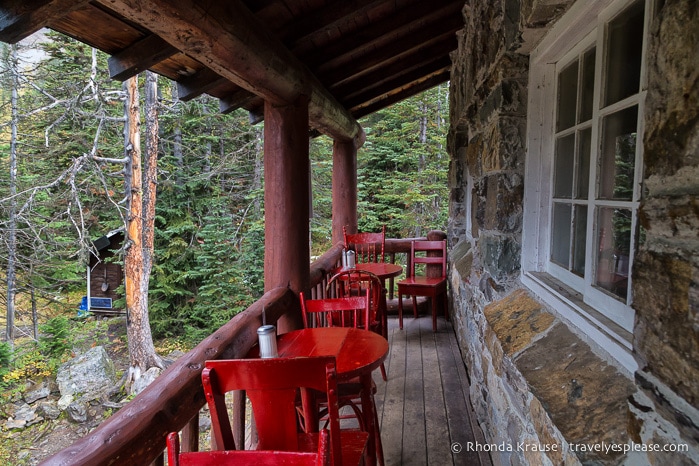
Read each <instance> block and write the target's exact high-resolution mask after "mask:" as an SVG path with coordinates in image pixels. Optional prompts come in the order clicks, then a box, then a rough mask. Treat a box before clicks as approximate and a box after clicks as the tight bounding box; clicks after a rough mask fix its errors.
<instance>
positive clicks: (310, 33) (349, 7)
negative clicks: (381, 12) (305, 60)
mask: <svg viewBox="0 0 699 466" xmlns="http://www.w3.org/2000/svg"><path fill="white" fill-rule="evenodd" d="M404 1H405V0H404ZM408 1H409V2H412V3H415V2H420V1H423V0H408ZM393 3H394V2H393V0H343V1H339V2H327V4H326V5H325V6H324V7H322V8H319V9H317V10H314V11H313V12H311V13H309V14H306V15H303V16H301V17H299V18H298V19H297V20H295V21H293V22H291V23H289V24H287V25H285V26H284V27H283V28H281V29H280V30H279V37H281V38H282V41H283V42H284V43H285V44H287V46H289V48H290V49H291V50H292V51H294V53H296V55H298V54H299V52H303V50H304V48H307V47H308V46H312V47H317V46H318V43H319V39H320V41H321V42H322V41H323V40H327V39H326V37H328V36H330V37H332V36H333V33H332V31H334V30H345V31H346V30H349V28H351V26H348V25H350V24H354V23H356V22H357V18H358V17H361V16H363V15H367V13H368V12H370V11H371V10H375V9H376V8H377V7H381V6H382V5H384V4H389V5H392V4H393ZM297 48H298V50H296V49H297Z"/></svg>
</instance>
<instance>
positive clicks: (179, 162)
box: [172, 81, 184, 186]
mask: <svg viewBox="0 0 699 466" xmlns="http://www.w3.org/2000/svg"><path fill="white" fill-rule="evenodd" d="M172 100H173V101H174V105H173V106H174V108H175V111H176V112H177V113H178V115H176V118H175V129H174V130H173V136H172V139H173V147H172V155H173V157H174V158H175V166H176V167H177V172H176V173H175V184H176V185H177V186H182V184H183V182H182V170H183V169H184V153H183V151H182V125H181V123H180V122H181V120H182V112H181V103H180V98H179V94H178V90H177V83H176V82H174V81H173V82H172Z"/></svg>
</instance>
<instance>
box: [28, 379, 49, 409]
mask: <svg viewBox="0 0 699 466" xmlns="http://www.w3.org/2000/svg"><path fill="white" fill-rule="evenodd" d="M50 394H51V389H50V388H49V386H48V384H45V383H42V384H39V385H38V386H37V387H36V388H35V389H33V390H30V391H28V392H26V393H25V394H24V401H26V402H27V403H29V404H32V403H34V402H36V401H38V400H41V399H43V398H46V397H48V396H49V395H50Z"/></svg>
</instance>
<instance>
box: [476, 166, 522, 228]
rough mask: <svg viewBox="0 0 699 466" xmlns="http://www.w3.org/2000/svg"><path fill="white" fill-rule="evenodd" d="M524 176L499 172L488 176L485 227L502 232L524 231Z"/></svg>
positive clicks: (484, 207) (484, 211) (484, 208)
mask: <svg viewBox="0 0 699 466" xmlns="http://www.w3.org/2000/svg"><path fill="white" fill-rule="evenodd" d="M522 181H523V178H522V177H521V176H519V175H517V174H512V173H499V174H495V175H492V176H489V177H488V178H487V183H486V184H485V186H486V189H485V192H484V194H485V206H483V228H484V229H486V230H495V231H498V232H501V233H512V234H518V233H520V232H521V231H522V203H523V196H524V186H523V184H522Z"/></svg>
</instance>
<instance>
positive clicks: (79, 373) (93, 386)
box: [56, 346, 117, 399]
mask: <svg viewBox="0 0 699 466" xmlns="http://www.w3.org/2000/svg"><path fill="white" fill-rule="evenodd" d="M116 381H117V380H116V371H115V370H114V363H113V362H112V360H111V359H109V356H108V355H107V352H106V351H105V349H104V348H103V347H102V346H95V347H94V348H91V349H90V350H89V351H87V352H86V353H84V354H82V355H80V356H78V357H76V358H73V359H71V360H70V361H68V362H66V363H65V364H63V365H62V366H61V367H60V368H59V369H58V375H57V377H56V382H57V383H58V389H59V390H60V392H61V395H62V396H66V395H74V396H75V395H79V396H80V397H81V398H84V399H93V398H98V397H99V396H100V395H101V394H102V393H104V392H105V391H106V390H108V389H109V388H111V387H112V386H113V385H114V384H115V383H116Z"/></svg>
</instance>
